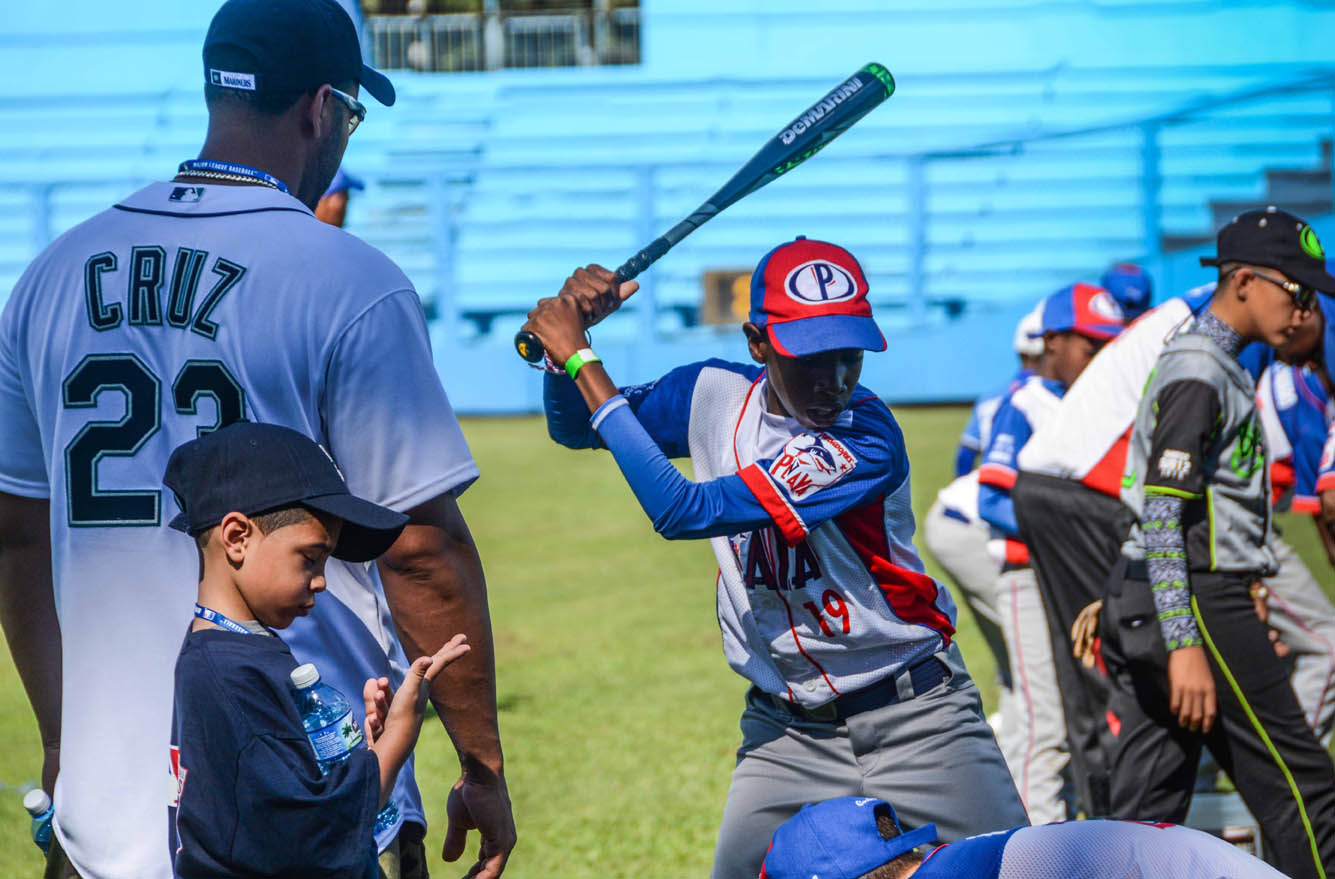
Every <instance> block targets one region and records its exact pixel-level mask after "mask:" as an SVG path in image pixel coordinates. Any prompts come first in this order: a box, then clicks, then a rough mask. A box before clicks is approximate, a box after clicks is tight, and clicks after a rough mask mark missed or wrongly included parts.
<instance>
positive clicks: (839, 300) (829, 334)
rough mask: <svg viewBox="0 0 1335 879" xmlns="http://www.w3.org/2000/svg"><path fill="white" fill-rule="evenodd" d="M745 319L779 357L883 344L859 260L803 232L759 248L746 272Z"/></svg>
mask: <svg viewBox="0 0 1335 879" xmlns="http://www.w3.org/2000/svg"><path fill="white" fill-rule="evenodd" d="M750 319H751V323H753V324H755V325H756V326H758V327H761V328H763V329H765V331H766V333H767V335H768V336H769V340H770V343H771V344H772V345H774V349H775V350H776V351H778V352H779V353H780V354H782V355H783V356H784V357H805V356H807V355H808V354H819V353H821V352H822V351H833V350H836V349H839V348H861V349H863V350H865V351H884V350H885V336H883V335H881V329H880V327H878V326H876V321H875V319H873V318H872V316H871V303H870V302H868V301H867V276H866V275H865V274H863V272H862V266H861V265H859V264H858V261H857V260H856V259H854V258H853V254H851V253H849V252H848V251H847V250H844V249H843V248H842V247H840V246H838V245H837V244H830V243H829V242H826V241H815V240H813V239H810V238H806V237H805V236H798V238H797V239H796V240H794V241H789V242H788V243H787V244H780V245H779V246H778V247H776V248H774V249H773V250H771V251H770V252H769V253H767V254H765V256H764V258H763V259H761V260H760V264H759V265H757V266H756V270H755V271H754V272H752V273H751V314H750Z"/></svg>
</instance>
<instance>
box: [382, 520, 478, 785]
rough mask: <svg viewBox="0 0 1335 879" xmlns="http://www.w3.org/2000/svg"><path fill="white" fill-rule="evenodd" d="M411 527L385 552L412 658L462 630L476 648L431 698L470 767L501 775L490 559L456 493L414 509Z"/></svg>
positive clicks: (398, 623) (386, 574)
mask: <svg viewBox="0 0 1335 879" xmlns="http://www.w3.org/2000/svg"><path fill="white" fill-rule="evenodd" d="M409 515H410V517H411V518H410V520H409V524H408V526H407V528H405V529H404V533H403V535H402V536H401V537H400V538H399V540H398V541H396V542H395V544H394V546H393V547H392V548H391V549H390V551H389V552H388V553H386V554H385V556H384V557H383V558H382V559H381V560H380V573H381V579H382V580H383V582H384V585H385V597H386V599H387V600H388V601H389V607H390V612H391V614H392V615H393V617H394V624H395V627H396V629H397V630H398V633H399V639H400V641H401V642H402V644H403V649H404V651H405V652H406V653H407V654H408V658H409V659H410V660H412V659H415V658H417V657H419V656H429V655H431V654H432V653H435V652H436V651H437V650H439V649H440V646H441V645H442V644H444V643H445V642H446V641H448V640H449V639H450V638H452V637H453V636H454V635H455V634H457V633H459V632H463V633H464V634H465V635H467V636H468V644H469V646H470V648H471V649H470V650H469V652H468V654H467V655H466V656H464V657H463V658H461V659H459V660H457V661H455V662H454V663H452V664H451V665H450V666H449V667H448V668H446V669H445V670H444V671H442V672H441V673H440V675H439V676H438V677H437V678H436V680H435V682H434V684H433V685H432V687H431V701H432V704H434V705H435V707H436V712H437V714H438V715H439V716H440V719H441V721H442V722H443V723H444V725H445V729H446V731H447V732H448V733H449V735H450V739H451V740H452V741H453V742H454V747H455V750H456V751H458V753H459V759H460V762H461V763H462V765H463V768H464V770H465V772H466V773H468V774H469V775H470V776H471V777H474V778H476V779H478V780H484V779H485V777H486V776H487V775H489V774H494V775H499V774H500V773H501V772H502V770H503V765H504V761H503V758H502V754H501V742H500V734H499V732H498V730H497V724H496V663H495V654H494V651H493V646H492V635H491V617H490V613H489V611H488V606H487V588H486V581H485V579H484V577H483V573H482V562H481V560H480V558H479V557H478V553H477V548H476V547H475V546H474V544H473V540H472V536H471V535H470V534H469V532H468V526H467V524H466V523H465V522H464V519H463V516H462V514H461V513H460V512H459V509H458V506H457V505H456V504H455V502H454V499H453V497H449V496H446V497H443V498H436V499H435V500H432V501H429V502H427V503H426V504H423V505H422V506H421V507H419V508H417V509H415V510H411V511H409Z"/></svg>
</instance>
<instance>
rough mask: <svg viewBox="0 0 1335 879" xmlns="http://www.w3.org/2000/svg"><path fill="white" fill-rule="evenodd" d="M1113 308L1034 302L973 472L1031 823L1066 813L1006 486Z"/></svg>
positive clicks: (1056, 703)
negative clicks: (1021, 355)
mask: <svg viewBox="0 0 1335 879" xmlns="http://www.w3.org/2000/svg"><path fill="white" fill-rule="evenodd" d="M1123 323H1124V319H1123V316H1122V309H1121V307H1120V306H1118V304H1117V302H1116V300H1114V299H1113V298H1112V295H1111V294H1109V293H1108V291H1106V290H1104V289H1103V288H1101V287H1095V286H1094V285H1093V284H1084V283H1078V284H1072V285H1070V286H1068V287H1065V288H1063V289H1061V290H1058V291H1057V292H1056V293H1054V294H1052V295H1051V296H1049V297H1048V298H1047V299H1045V300H1044V301H1043V304H1042V318H1041V323H1040V327H1039V329H1040V331H1041V333H1042V339H1043V344H1044V352H1043V357H1042V359H1041V360H1040V361H1039V365H1038V371H1037V372H1036V374H1034V375H1032V376H1030V377H1029V378H1028V379H1026V380H1025V381H1024V383H1023V384H1021V385H1020V386H1019V387H1018V388H1016V389H1015V390H1014V391H1012V392H1011V393H1010V394H1007V395H1006V397H1004V398H1003V399H1002V401H1001V405H1000V406H999V407H998V409H997V413H996V417H995V418H993V420H992V437H991V441H990V442H989V444H988V447H987V449H986V451H985V452H984V455H983V465H982V466H981V467H980V468H978V510H979V515H980V516H981V517H982V518H983V519H984V520H985V521H987V523H988V524H989V525H990V526H991V530H992V537H993V539H992V540H991V541H990V542H989V548H990V549H992V558H993V559H994V560H995V561H997V562H998V563H999V564H1000V574H999V575H998V577H997V579H996V581H995V582H994V585H993V591H994V593H995V595H996V604H997V610H998V616H999V617H1000V619H1001V625H1002V632H1003V634H1004V637H1005V640H1006V647H1007V652H1008V661H1009V663H1010V677H1011V680H1012V681H1014V682H1015V692H1014V694H1013V699H1014V707H1013V710H1012V711H1010V712H1008V713H1007V714H1005V715H1003V716H1002V731H1001V733H999V734H998V736H997V738H998V741H1000V742H1001V743H1002V753H1003V754H1005V756H1006V763H1007V765H1008V766H1009V767H1010V770H1011V775H1012V776H1013V777H1014V778H1015V784H1016V787H1018V788H1019V791H1020V798H1021V799H1022V800H1023V801H1024V805H1025V809H1026V810H1027V811H1028V813H1029V819H1030V820H1031V821H1034V822H1036V823H1046V822H1048V821H1062V820H1065V819H1066V818H1067V817H1074V815H1071V814H1068V812H1069V809H1068V805H1069V800H1070V795H1069V794H1070V785H1069V783H1067V782H1066V781H1064V776H1066V775H1067V774H1068V772H1067V763H1068V757H1067V749H1066V722H1065V719H1064V717H1063V715H1062V702H1061V694H1060V693H1059V692H1058V690H1057V678H1056V673H1055V672H1054V670H1053V664H1052V646H1051V642H1050V640H1049V638H1048V624H1047V617H1046V615H1045V614H1044V612H1043V603H1042V600H1041V599H1040V597H1039V594H1038V583H1037V581H1036V579H1035V577H1034V569H1033V566H1032V565H1031V564H1030V561H1029V551H1028V549H1027V548H1026V546H1025V544H1024V542H1023V541H1022V540H1021V539H1020V536H1019V528H1018V526H1017V524H1016V521H1015V507H1014V504H1013V503H1012V501H1011V496H1010V490H1011V487H1012V486H1013V485H1014V484H1015V472H1016V457H1017V456H1018V455H1019V453H1020V451H1021V450H1022V449H1023V448H1024V446H1025V443H1026V442H1028V441H1029V438H1030V437H1031V436H1033V434H1034V431H1035V430H1038V429H1039V428H1041V427H1042V426H1043V424H1044V423H1045V422H1047V421H1048V420H1049V419H1050V418H1051V417H1052V414H1053V412H1054V410H1055V409H1056V408H1057V405H1058V404H1059V403H1060V402H1061V398H1062V396H1063V395H1064V394H1065V393H1066V389H1067V388H1068V387H1070V386H1071V385H1072V384H1073V383H1074V382H1075V380H1076V379H1077V378H1079V376H1080V373H1081V372H1083V371H1084V369H1085V367H1086V366H1088V365H1089V362H1090V360H1092V359H1093V357H1094V355H1095V354H1096V353H1097V352H1098V350H1099V348H1101V347H1102V346H1103V345H1105V344H1107V342H1108V340H1109V339H1112V338H1113V337H1115V336H1116V335H1117V334H1118V333H1119V332H1121V330H1122V326H1123Z"/></svg>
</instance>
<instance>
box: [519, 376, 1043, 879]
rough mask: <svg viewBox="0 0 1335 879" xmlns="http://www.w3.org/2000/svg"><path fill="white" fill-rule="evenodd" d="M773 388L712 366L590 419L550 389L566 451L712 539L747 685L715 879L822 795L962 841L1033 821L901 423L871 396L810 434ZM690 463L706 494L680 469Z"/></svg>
mask: <svg viewBox="0 0 1335 879" xmlns="http://www.w3.org/2000/svg"><path fill="white" fill-rule="evenodd" d="M766 393H767V392H766V381H765V377H764V374H763V371H762V370H761V369H760V368H758V367H755V366H750V365H739V364H733V363H726V362H723V361H717V360H711V361H707V362H704V363H697V364H693V365H691V366H685V367H682V368H679V369H676V370H673V371H672V372H670V373H668V374H667V375H666V376H664V377H663V378H661V379H659V380H658V381H656V382H652V383H650V384H646V385H639V386H636V387H631V388H626V389H624V390H623V393H622V394H621V395H618V396H616V397H614V398H612V399H611V400H609V401H608V402H607V403H605V404H603V406H602V407H600V408H599V410H598V411H597V412H596V413H595V414H594V416H593V418H592V419H588V414H587V413H588V410H587V408H586V407H585V405H584V402H583V399H582V398H581V396H580V394H579V393H578V391H577V390H576V388H575V385H574V383H573V382H571V381H570V380H569V379H567V378H565V377H564V376H549V377H548V378H547V383H546V392H545V406H546V411H547V418H548V426H549V430H550V432H551V434H552V436H553V438H554V439H556V440H557V441H558V442H560V443H562V444H564V445H567V446H570V447H572V448H589V447H607V448H609V449H610V450H611V451H612V453H613V455H614V456H615V458H616V461H617V464H618V466H619V467H620V468H621V470H622V473H623V474H624V475H625V477H626V480H627V482H628V483H629V484H630V486H631V489H632V490H633V491H634V493H635V496H636V498H637V499H638V500H639V501H640V504H641V505H642V506H643V507H644V509H645V512H646V513H647V514H648V515H649V517H650V519H651V520H652V521H653V524H654V528H655V529H656V530H657V531H658V532H659V533H660V534H662V535H663V536H665V537H668V538H709V540H710V542H711V544H712V545H713V548H714V554H715V557H716V558H717V560H718V567H719V570H718V575H717V582H716V587H717V589H716V591H717V595H718V620H719V626H720V628H721V629H722V633H723V648H724V653H725V655H726V656H727V659H728V662H729V664H730V665H731V666H732V667H733V668H734V669H735V670H736V671H737V672H738V673H739V674H740V675H742V676H743V677H745V678H747V679H748V680H749V681H751V683H752V684H753V687H752V689H751V693H750V695H749V696H748V708H747V711H746V713H745V714H744V715H743V718H742V729H743V735H744V743H743V745H742V748H741V749H740V750H739V752H738V756H739V760H738V766H737V769H736V770H735V772H734V774H733V783H732V787H731V790H730V792H729V798H728V804H727V806H726V808H725V811H724V818H723V826H722V829H721V830H720V834H719V843H718V847H717V850H716V854H715V866H714V875H715V876H716V877H725V876H726V877H733V876H743V875H751V876H754V875H756V874H757V873H758V872H759V869H760V864H761V861H762V860H763V857H764V853H765V842H766V840H768V839H769V838H770V836H771V835H772V834H773V832H774V830H775V828H777V827H778V826H779V824H781V823H783V821H784V820H786V819H787V818H788V817H790V816H791V815H792V814H794V813H796V811H797V810H798V809H799V808H800V807H801V805H802V804H803V803H805V802H809V801H811V800H812V799H813V798H824V797H829V796H846V795H850V794H861V793H867V794H869V795H874V796H885V797H887V798H889V797H890V796H892V795H894V791H896V790H897V791H898V792H899V794H900V796H899V798H898V799H899V801H908V800H910V799H911V800H913V811H912V813H911V814H910V818H911V820H912V819H917V818H919V817H921V818H922V819H923V822H924V823H925V822H926V821H934V822H936V823H937V824H938V826H939V827H941V828H942V832H943V833H944V834H948V835H951V836H953V837H959V836H962V835H965V834H967V833H969V832H976V831H970V830H967V829H966V828H967V827H971V826H977V825H979V824H986V825H990V826H993V827H999V826H1005V824H1006V822H1007V821H1010V822H1012V823H1016V822H1022V821H1023V820H1024V814H1023V810H1022V808H1021V807H1020V804H1019V799H1018V797H1017V796H1016V795H1015V792H1014V787H1013V785H1012V784H1011V783H1010V779H1009V778H1008V777H1006V771H1005V767H1004V763H1003V761H1002V759H1001V755H1000V753H999V752H998V751H997V747H996V744H995V741H994V739H993V738H992V735H991V732H990V730H989V729H988V727H987V725H986V723H985V721H984V720H983V718H982V713H981V706H980V703H979V702H978V698H977V692H976V689H975V688H974V687H973V684H972V681H969V680H968V677H967V674H966V673H965V672H964V669H963V663H962V661H960V660H959V659H958V651H956V650H954V648H953V647H951V637H952V635H953V634H954V624H955V605H954V602H953V601H952V600H951V597H950V594H949V593H948V592H947V591H946V589H945V588H944V587H943V586H941V585H940V584H939V583H937V582H936V581H935V580H933V579H932V578H931V577H929V576H927V574H925V573H924V572H923V566H922V562H921V560H920V559H919V558H918V555H917V553H916V552H915V550H914V548H913V543H912V539H913V530H914V521H913V512H912V507H911V494H910V487H909V464H908V455H907V453H906V451H905V448H904V441H903V436H902V434H901V433H900V430H899V426H898V425H897V424H896V423H895V420H894V416H892V415H891V414H890V410H889V409H887V408H886V407H885V405H884V404H883V403H881V402H880V400H879V399H877V398H876V396H875V395H874V394H872V393H871V392H870V391H868V390H866V389H865V388H862V387H859V388H858V389H857V390H856V391H855V392H854V394H853V397H852V401H851V403H850V404H849V406H848V408H847V409H846V410H845V411H844V412H843V413H842V414H841V415H840V416H839V419H838V421H837V422H836V423H835V424H834V425H833V426H832V427H830V428H829V429H828V430H823V431H809V430H806V429H804V428H803V427H802V426H801V425H800V424H798V422H797V421H795V420H793V419H791V418H786V417H783V416H779V415H774V414H772V413H770V412H768V411H766V402H765V401H766ZM684 456H689V457H690V458H691V462H692V465H693V468H694V473H695V478H696V480H698V481H696V482H690V481H688V480H686V479H685V478H683V477H682V476H681V475H680V474H679V473H678V472H677V470H676V469H675V468H674V467H673V466H672V464H671V463H670V462H669V461H668V458H669V457H684ZM946 669H949V671H946ZM952 672H953V677H952V674H951V673H952ZM869 697H870V699H869ZM850 700H857V706H858V707H856V708H855V709H850V710H849V712H848V716H846V717H845V716H843V713H842V712H843V708H844V706H849V705H852V704H853V702H852V701H850ZM824 712H828V716H827V715H826V714H825V713H824ZM837 712H838V713H837ZM836 718H838V719H836ZM901 749H904V750H901ZM836 752H842V753H843V754H844V756H843V757H841V758H837V757H835V756H834V755H835V753H836ZM909 753H912V754H913V755H914V757H913V758H912V759H907V755H908V754H909ZM897 754H903V755H905V756H904V757H903V758H900V757H897V756H896V755H897ZM915 764H916V765H915ZM929 779H930V780H929ZM984 789H985V790H987V791H988V793H987V794H986V795H985V798H986V805H985V807H984V806H982V805H981V803H982V801H983V799H984V798H983V797H980V796H979V791H980V790H984ZM910 790H911V791H912V794H913V796H912V797H908V796H905V795H904V794H906V793H908V791H910Z"/></svg>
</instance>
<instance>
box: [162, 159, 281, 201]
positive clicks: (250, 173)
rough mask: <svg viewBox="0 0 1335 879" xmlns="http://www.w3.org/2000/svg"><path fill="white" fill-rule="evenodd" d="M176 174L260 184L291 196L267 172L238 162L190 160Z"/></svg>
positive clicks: (182, 164) (275, 178) (183, 163)
mask: <svg viewBox="0 0 1335 879" xmlns="http://www.w3.org/2000/svg"><path fill="white" fill-rule="evenodd" d="M176 173H178V174H182V175H185V176H187V177H211V178H213V179H215V180H232V181H234V182H237V183H258V184H260V185H261V186H268V187H270V188H272V189H277V190H278V191H279V192H282V193H286V194H290V193H288V190H287V184H286V183H284V182H283V181H281V180H279V179H278V178H277V177H275V176H273V175H272V174H270V173H268V172H267V171H261V170H260V169H259V168H252V167H250V166H249V165H238V164H237V163H236V162H217V161H214V160H213V159H189V160H187V161H184V162H182V163H181V165H180V167H178V168H177V169H176Z"/></svg>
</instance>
